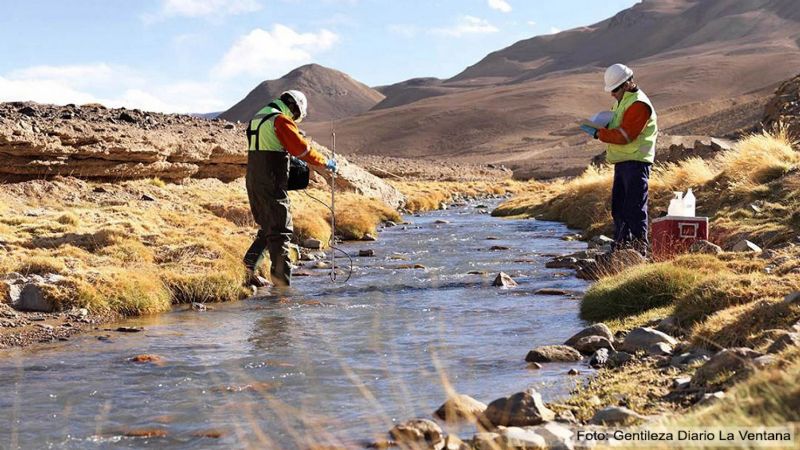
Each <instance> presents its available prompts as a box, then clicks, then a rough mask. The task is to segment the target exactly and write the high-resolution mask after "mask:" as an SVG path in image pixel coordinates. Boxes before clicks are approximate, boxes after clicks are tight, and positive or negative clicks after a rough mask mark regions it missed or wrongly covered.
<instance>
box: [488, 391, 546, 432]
mask: <svg viewBox="0 0 800 450" xmlns="http://www.w3.org/2000/svg"><path fill="white" fill-rule="evenodd" d="M483 417H484V418H485V419H486V420H487V421H488V422H489V423H491V424H492V425H494V426H500V425H502V426H506V427H514V426H516V427H524V426H528V425H539V424H540V423H542V422H549V421H552V420H553V419H555V413H554V412H553V411H551V410H550V409H548V408H547V407H546V406H545V405H544V402H543V401H542V396H541V394H539V393H538V392H536V390H534V389H528V390H526V391H524V392H517V393H516V394H514V395H511V396H508V397H502V398H498V399H497V400H495V401H493V402H491V403H489V406H487V407H486V411H485V412H484V413H483Z"/></svg>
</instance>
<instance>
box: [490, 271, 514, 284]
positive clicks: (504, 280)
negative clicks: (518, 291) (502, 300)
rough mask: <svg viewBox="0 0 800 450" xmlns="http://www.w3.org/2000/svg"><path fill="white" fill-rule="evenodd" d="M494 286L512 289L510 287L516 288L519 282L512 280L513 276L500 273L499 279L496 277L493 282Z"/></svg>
mask: <svg viewBox="0 0 800 450" xmlns="http://www.w3.org/2000/svg"><path fill="white" fill-rule="evenodd" d="M492 286H497V287H504V288H510V287H516V286H517V282H516V281H514V279H513V278H511V276H510V275H508V274H507V273H505V272H500V273H498V274H497V277H495V279H494V281H493V282H492Z"/></svg>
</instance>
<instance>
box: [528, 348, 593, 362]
mask: <svg viewBox="0 0 800 450" xmlns="http://www.w3.org/2000/svg"><path fill="white" fill-rule="evenodd" d="M581 359H583V358H582V357H581V354H580V352H578V351H577V350H575V349H574V348H572V347H569V346H566V345H543V346H540V347H536V348H535V349H533V350H531V351H529V352H528V355H527V356H525V361H527V362H539V363H543V362H544V363H546V362H575V361H580V360H581Z"/></svg>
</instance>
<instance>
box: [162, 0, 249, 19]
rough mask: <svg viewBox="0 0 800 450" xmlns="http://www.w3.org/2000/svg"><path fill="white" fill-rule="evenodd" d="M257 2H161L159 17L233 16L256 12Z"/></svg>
mask: <svg viewBox="0 0 800 450" xmlns="http://www.w3.org/2000/svg"><path fill="white" fill-rule="evenodd" d="M260 9H261V4H260V3H259V2H258V1H257V0H163V1H162V4H161V15H162V16H164V17H174V16H183V17H207V16H233V15H237V14H245V13H249V12H254V11H258V10H260Z"/></svg>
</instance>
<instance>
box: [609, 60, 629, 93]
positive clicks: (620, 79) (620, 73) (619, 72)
mask: <svg viewBox="0 0 800 450" xmlns="http://www.w3.org/2000/svg"><path fill="white" fill-rule="evenodd" d="M632 76H633V71H632V70H631V69H630V67H628V66H626V65H625V64H614V65H613V66H611V67H609V68H608V69H606V74H605V82H606V92H611V91H613V90H614V89H616V88H618V87H619V86H620V85H621V84H622V83H624V82H626V81H628V78H630V77H632Z"/></svg>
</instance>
